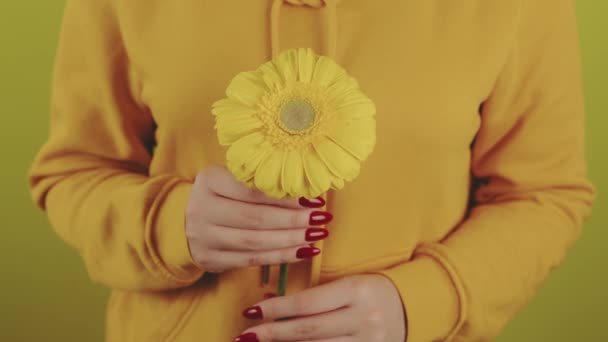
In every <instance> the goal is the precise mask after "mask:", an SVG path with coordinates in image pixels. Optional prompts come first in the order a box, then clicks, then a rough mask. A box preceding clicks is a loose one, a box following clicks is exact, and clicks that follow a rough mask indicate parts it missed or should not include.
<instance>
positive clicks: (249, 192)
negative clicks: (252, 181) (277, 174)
mask: <svg viewBox="0 0 608 342" xmlns="http://www.w3.org/2000/svg"><path fill="white" fill-rule="evenodd" d="M243 186H244V187H245V196H246V197H247V198H248V199H250V200H251V201H253V202H261V201H262V198H263V196H262V193H261V192H260V191H258V190H256V189H255V188H250V187H248V186H246V185H243Z"/></svg>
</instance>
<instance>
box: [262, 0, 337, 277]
mask: <svg viewBox="0 0 608 342" xmlns="http://www.w3.org/2000/svg"><path fill="white" fill-rule="evenodd" d="M284 2H288V3H290V4H292V5H296V6H303V5H306V6H310V7H314V8H321V7H322V6H323V5H324V4H325V6H326V7H327V13H326V17H325V18H326V20H327V40H326V44H327V46H326V51H325V55H326V56H327V57H329V58H331V59H333V60H336V46H337V41H338V38H337V33H338V32H337V31H338V17H337V14H336V0H274V3H273V4H272V8H271V13H270V47H271V49H272V58H273V59H274V58H276V57H277V56H278V55H279V53H280V52H281V49H280V44H279V43H280V37H279V17H280V15H281V6H283V3H284ZM329 194H330V193H329V192H327V193H325V194H323V198H324V199H325V203H326V205H325V206H324V207H323V208H319V209H318V210H327V203H329ZM314 245H315V247H317V248H319V249H323V241H322V240H321V241H317V242H316V243H315V244H314ZM322 256H323V253H321V254H319V255H318V256H316V257H314V258H312V261H311V264H310V280H309V286H310V287H312V286H315V285H317V284H319V278H320V276H321V261H322Z"/></svg>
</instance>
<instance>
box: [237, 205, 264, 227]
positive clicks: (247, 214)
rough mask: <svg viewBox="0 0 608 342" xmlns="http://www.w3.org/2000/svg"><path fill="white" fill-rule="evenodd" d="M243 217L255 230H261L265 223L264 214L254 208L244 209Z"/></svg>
mask: <svg viewBox="0 0 608 342" xmlns="http://www.w3.org/2000/svg"><path fill="white" fill-rule="evenodd" d="M241 216H242V217H243V219H244V220H245V221H246V222H247V224H248V225H249V226H250V227H253V228H261V227H263V225H264V222H265V220H264V213H263V212H262V211H261V210H259V209H257V208H255V207H253V206H247V207H246V208H245V209H243V211H242V212H241Z"/></svg>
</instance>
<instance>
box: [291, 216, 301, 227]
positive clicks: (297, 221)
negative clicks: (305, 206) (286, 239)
mask: <svg viewBox="0 0 608 342" xmlns="http://www.w3.org/2000/svg"><path fill="white" fill-rule="evenodd" d="M302 221H303V220H302V219H301V215H300V214H299V213H290V214H289V217H288V223H289V226H290V227H299V226H300V222H302Z"/></svg>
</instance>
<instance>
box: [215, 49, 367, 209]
mask: <svg viewBox="0 0 608 342" xmlns="http://www.w3.org/2000/svg"><path fill="white" fill-rule="evenodd" d="M226 96H227V97H226V98H225V99H222V100H219V101H217V102H216V103H214V104H213V109H212V112H213V115H214V116H215V120H216V125H215V128H216V130H217V134H218V138H219V142H220V144H222V145H224V146H229V148H228V152H227V155H226V159H227V166H228V169H229V170H230V171H231V172H232V173H233V174H234V176H235V177H236V178H237V179H239V180H241V181H243V182H245V183H246V184H248V185H249V186H250V187H255V188H257V189H259V190H261V191H263V192H264V193H266V194H267V195H269V196H271V197H275V198H283V197H301V196H304V197H308V198H314V197H317V196H319V195H321V194H322V193H324V192H326V191H327V190H329V189H330V188H333V189H340V188H342V187H343V186H344V183H345V182H347V181H352V180H353V179H354V178H355V177H356V176H357V175H358V174H359V168H360V163H361V162H362V161H364V160H365V159H366V158H367V157H368V156H369V154H370V153H371V151H372V150H373V147H374V144H375V141H376V133H375V132H376V122H375V118H374V116H375V113H376V109H375V106H374V103H373V102H372V101H371V100H370V99H369V98H368V97H367V96H365V95H364V94H363V93H362V92H361V91H360V90H359V86H358V84H357V81H356V80H355V79H354V78H352V77H351V76H349V75H348V74H347V73H346V71H345V70H344V69H343V68H342V67H340V66H339V65H338V64H337V63H335V62H334V61H333V60H331V59H330V58H328V57H325V56H318V55H316V54H315V53H314V52H313V51H312V50H311V49H294V50H289V51H287V52H284V53H282V54H281V55H279V56H278V57H277V58H275V59H274V60H272V61H269V62H267V63H265V64H263V65H261V66H260V67H259V68H258V69H257V70H255V71H248V72H242V73H240V74H238V75H237V76H236V77H235V78H234V79H233V80H232V81H231V83H230V85H229V86H228V88H227V89H226Z"/></svg>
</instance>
